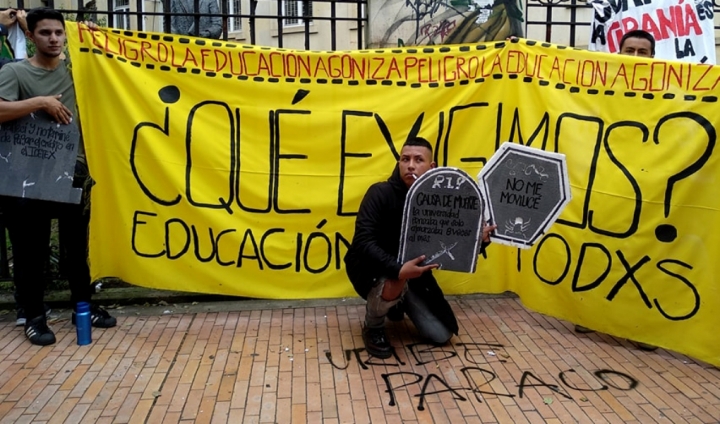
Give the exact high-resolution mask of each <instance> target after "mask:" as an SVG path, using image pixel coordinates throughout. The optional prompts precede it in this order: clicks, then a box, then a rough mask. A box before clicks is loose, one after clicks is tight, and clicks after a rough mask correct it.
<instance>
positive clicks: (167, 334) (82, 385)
mask: <svg viewBox="0 0 720 424" xmlns="http://www.w3.org/2000/svg"><path fill="white" fill-rule="evenodd" d="M450 303H451V305H452V306H453V308H454V309H455V311H456V313H457V315H458V318H459V323H460V335H459V336H457V337H454V338H453V339H452V345H449V346H445V347H440V348H438V347H432V346H429V345H427V344H423V343H421V341H420V340H418V339H417V338H416V336H415V333H414V329H413V328H412V324H410V323H409V321H408V320H407V319H406V320H405V321H404V322H400V323H390V324H389V326H388V334H389V336H390V339H391V343H392V344H393V346H395V348H396V356H395V357H393V358H391V359H388V360H384V361H383V360H379V359H374V358H368V356H367V354H366V353H365V352H364V351H363V350H362V339H361V335H360V334H361V327H360V321H361V316H362V315H363V312H364V307H363V306H362V305H360V304H358V302H344V301H341V300H340V299H338V300H337V301H333V302H331V304H327V305H324V306H308V307H288V306H287V303H284V304H276V303H273V302H265V303H264V305H265V306H263V308H262V309H253V310H247V309H244V308H243V306H242V305H243V303H242V302H233V304H234V305H239V306H238V308H236V310H234V311H232V310H231V311H218V312H203V311H200V312H198V311H191V310H190V309H184V308H187V306H185V307H182V306H179V305H178V306H176V307H175V308H171V309H174V310H179V311H182V312H183V313H172V314H170V313H165V314H163V313H162V312H160V311H159V310H158V311H155V312H153V311H152V310H148V309H136V310H130V309H128V310H123V311H116V312H115V314H116V315H117V316H118V326H117V327H116V328H114V329H109V330H95V331H94V333H93V338H94V341H93V343H92V344H91V345H89V346H82V347H80V346H77V345H76V343H75V334H74V327H72V326H71V325H70V322H69V320H68V319H67V317H64V318H61V319H57V320H55V322H54V323H52V324H51V326H52V327H53V329H54V330H55V332H56V335H57V337H58V342H57V344H55V345H54V346H49V347H44V348H41V347H37V346H32V345H30V343H28V342H26V341H25V338H24V336H23V335H22V332H21V329H20V327H15V326H14V321H13V320H11V319H12V318H14V315H11V314H6V315H5V316H3V317H0V422H2V423H26V422H28V423H29V422H32V423H45V422H47V423H77V422H88V423H146V422H147V423H177V422H182V423H192V422H195V423H206V422H219V423H225V422H230V423H449V422H452V423H453V424H458V423H604V422H609V423H643V424H644V423H653V422H658V423H685V422H687V423H718V422H720V371H719V370H717V369H715V368H713V367H711V366H709V365H707V364H704V363H700V362H698V361H694V360H692V359H689V358H687V357H685V356H683V355H680V354H676V353H673V352H669V351H666V350H658V351H656V352H644V351H641V350H638V349H637V348H635V347H634V346H633V345H631V344H630V343H629V342H627V341H626V340H621V339H616V338H613V337H610V336H607V335H604V334H589V335H577V334H575V333H574V332H573V331H572V326H571V325H570V324H569V323H568V322H564V321H560V320H557V319H554V318H549V317H546V316H543V315H540V314H536V313H533V312H530V311H528V310H526V309H525V308H524V307H523V306H522V305H521V304H520V302H519V300H518V299H516V298H513V297H482V296H464V297H453V298H451V299H450ZM231 309H232V308H231Z"/></svg>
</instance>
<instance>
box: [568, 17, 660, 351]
mask: <svg viewBox="0 0 720 424" xmlns="http://www.w3.org/2000/svg"><path fill="white" fill-rule="evenodd" d="M618 54H622V55H626V56H636V57H647V58H653V57H655V38H654V37H653V36H652V34H650V33H649V32H647V31H643V30H641V29H636V30H634V31H628V32H626V33H625V34H624V35H623V37H622V39H621V40H620V50H619V51H618ZM575 332H576V333H582V334H585V333H593V332H594V331H593V330H591V329H589V328H587V327H583V326H582V325H577V324H575ZM633 343H635V344H636V345H637V346H638V347H639V348H640V349H642V350H647V351H652V350H655V349H657V346H653V345H649V344H647V343H640V342H633Z"/></svg>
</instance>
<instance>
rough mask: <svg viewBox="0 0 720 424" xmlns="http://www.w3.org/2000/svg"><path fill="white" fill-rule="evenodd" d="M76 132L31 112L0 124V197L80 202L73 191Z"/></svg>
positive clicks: (76, 130)
mask: <svg viewBox="0 0 720 424" xmlns="http://www.w3.org/2000/svg"><path fill="white" fill-rule="evenodd" d="M79 142H80V132H79V131H78V127H77V125H76V124H75V122H71V123H70V124H69V125H62V124H58V123H57V122H53V121H51V119H50V117H49V115H47V114H45V113H34V114H30V115H28V116H26V117H24V118H20V119H17V120H14V121H8V122H3V123H2V124H1V125H0V195H4V196H13V197H25V198H28V199H41V200H51V201H54V202H64V203H80V197H81V194H82V189H79V188H73V186H72V183H73V175H74V174H75V161H76V160H77V154H78V144H79Z"/></svg>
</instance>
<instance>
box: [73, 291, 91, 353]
mask: <svg viewBox="0 0 720 424" xmlns="http://www.w3.org/2000/svg"><path fill="white" fill-rule="evenodd" d="M75 327H76V329H77V344H78V345H80V346H84V345H89V344H90V343H91V342H92V332H91V327H92V324H91V321H90V303H88V302H78V304H77V309H76V310H75Z"/></svg>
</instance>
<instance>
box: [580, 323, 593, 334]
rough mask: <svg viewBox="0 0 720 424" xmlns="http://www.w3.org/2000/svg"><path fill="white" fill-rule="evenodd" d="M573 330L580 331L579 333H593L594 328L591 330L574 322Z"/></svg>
mask: <svg viewBox="0 0 720 424" xmlns="http://www.w3.org/2000/svg"><path fill="white" fill-rule="evenodd" d="M575 332H576V333H580V334H589V333H594V332H595V330H591V329H589V328H587V327H583V326H582V325H577V324H575Z"/></svg>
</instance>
